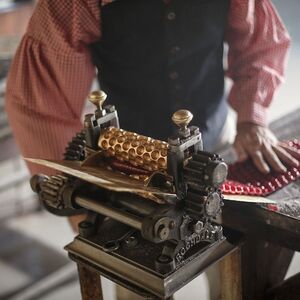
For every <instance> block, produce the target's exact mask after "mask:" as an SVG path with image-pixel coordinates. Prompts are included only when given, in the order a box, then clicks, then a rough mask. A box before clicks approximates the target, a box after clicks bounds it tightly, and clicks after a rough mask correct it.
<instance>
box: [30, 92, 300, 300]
mask: <svg viewBox="0 0 300 300" xmlns="http://www.w3.org/2000/svg"><path fill="white" fill-rule="evenodd" d="M105 99H106V95H105V93H104V92H102V91H100V92H98V91H97V92H93V93H92V94H91V95H90V101H91V102H92V103H93V104H94V105H95V106H96V110H95V113H94V114H87V115H86V116H85V120H84V129H83V131H82V132H80V133H78V134H77V135H76V136H75V137H74V138H73V139H72V141H71V142H70V143H69V145H68V147H67V149H66V152H65V159H64V160H63V161H51V160H41V159H27V160H28V161H31V162H34V163H38V164H40V165H43V166H47V167H50V168H52V169H54V170H56V171H58V172H60V173H59V174H57V175H55V176H50V177H48V176H44V175H35V176H33V177H32V179H31V186H32V189H33V190H34V191H35V192H37V193H38V195H39V199H40V200H41V202H42V203H43V205H44V207H45V208H46V209H47V210H48V211H50V212H51V213H53V214H56V215H60V216H71V215H74V214H78V213H85V214H86V215H87V217H86V220H85V221H83V222H81V223H80V224H79V235H78V236H77V237H75V239H74V241H73V242H71V243H70V244H69V245H67V246H66V247H65V248H66V250H67V251H68V253H69V256H70V258H71V259H73V260H74V261H76V262H77V263H78V264H83V265H86V266H89V267H91V268H92V269H93V270H96V271H97V273H98V274H101V275H103V276H105V277H107V278H109V279H111V280H113V281H115V282H117V283H118V284H120V285H123V286H125V287H126V288H128V289H130V290H133V291H134V292H136V293H138V294H141V295H143V296H144V297H150V298H151V297H152V298H155V299H157V298H158V299H165V298H168V297H170V296H172V295H173V294H174V293H175V292H176V291H177V290H178V289H180V288H181V287H183V286H184V285H186V284H187V283H188V282H189V281H191V280H192V279H193V278H195V277H196V276H198V275H199V274H200V273H202V272H203V271H204V270H205V269H206V268H207V267H208V266H209V265H211V264H213V263H215V262H216V261H218V260H219V259H221V258H222V257H224V256H225V255H226V254H228V253H230V252H231V251H232V250H234V249H236V245H237V243H238V242H239V240H240V237H241V235H239V234H238V235H235V232H231V233H230V235H228V234H226V238H227V239H226V238H225V237H224V235H223V228H222V226H221V225H220V224H225V225H226V226H228V227H229V228H233V229H235V230H239V231H241V232H243V233H245V234H247V235H250V236H251V235H252V236H253V235H255V236H257V237H258V238H260V239H262V240H268V241H271V242H274V241H275V242H276V243H279V244H280V245H282V246H284V247H288V248H290V249H293V250H299V248H300V247H299V243H298V241H299V233H298V229H297V228H299V227H298V225H299V220H296V219H294V218H290V217H289V218H288V217H286V216H285V217H284V218H283V216H282V215H280V214H276V213H274V212H272V211H269V210H266V209H265V208H264V207H262V206H259V205H255V206H253V205H251V206H249V204H244V205H242V206H240V205H238V206H237V205H236V204H235V203H236V202H229V203H228V205H226V206H225V207H224V208H225V209H224V210H223V218H222V219H221V207H222V206H223V198H224V197H223V195H222V191H221V186H222V184H223V183H224V182H225V180H226V177H227V172H228V168H227V165H226V164H225V163H224V161H223V160H222V159H221V158H220V156H219V155H217V154H212V153H208V152H205V151H203V145H202V139H201V133H200V131H199V128H197V127H195V126H189V123H190V121H191V120H192V117H193V116H192V114H191V113H190V112H189V111H186V110H179V111H177V112H175V113H174V115H173V117H172V120H173V122H174V123H175V124H176V125H177V126H178V129H177V131H176V134H175V135H174V136H171V137H170V138H169V139H168V142H163V141H159V140H154V139H152V138H150V137H145V136H142V135H139V134H137V133H133V132H128V131H125V130H122V129H120V128H119V120H118V116H117V111H116V109H115V107H114V106H112V105H106V106H104V107H102V105H103V103H104V101H105ZM241 197H242V196H241V195H239V196H238V198H241ZM229 198H230V195H226V199H229ZM260 201H262V202H263V201H268V200H267V199H266V200H265V199H263V198H261V200H260ZM260 201H258V202H260ZM283 219H284V222H283V221H282V220H283ZM266 220H268V221H266ZM291 228H292V229H291ZM278 232H281V233H282V235H281V236H279V237H278ZM284 236H286V237H288V238H284ZM228 237H230V240H231V241H232V240H234V239H235V241H234V242H235V243H233V244H231V243H229V242H228ZM152 298H151V299H152Z"/></svg>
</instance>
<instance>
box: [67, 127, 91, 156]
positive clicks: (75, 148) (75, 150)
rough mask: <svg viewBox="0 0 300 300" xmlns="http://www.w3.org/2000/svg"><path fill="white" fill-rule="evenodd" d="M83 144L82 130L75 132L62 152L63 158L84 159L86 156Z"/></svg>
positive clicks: (83, 133) (84, 141)
mask: <svg viewBox="0 0 300 300" xmlns="http://www.w3.org/2000/svg"><path fill="white" fill-rule="evenodd" d="M85 145H86V139H85V132H84V130H82V131H81V132H79V133H77V134H76V135H75V136H74V137H73V138H72V140H71V141H70V142H69V144H68V146H67V147H66V150H65V153H64V159H65V160H77V161H82V160H84V159H85V156H86V155H85Z"/></svg>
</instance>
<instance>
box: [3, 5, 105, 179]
mask: <svg viewBox="0 0 300 300" xmlns="http://www.w3.org/2000/svg"><path fill="white" fill-rule="evenodd" d="M99 14H100V12H99V1H98V0H85V1H83V0H72V1H61V0H40V1H39V3H38V5H37V7H36V9H35V11H34V14H33V16H32V18H31V20H30V23H29V26H28V29H27V32H26V34H25V36H24V37H23V39H22V42H21V44H20V46H19V49H18V51H17V53H16V55H15V58H14V60H13V63H12V66H11V69H10V73H9V78H8V83H7V91H6V111H7V113H8V116H9V121H10V125H11V127H12V129H13V132H14V136H15V138H16V141H17V143H18V145H19V147H20V150H21V154H22V155H23V156H24V157H33V158H51V159H59V158H62V156H63V153H64V149H65V147H66V145H67V143H68V141H70V139H71V138H72V136H73V135H74V134H75V133H76V132H77V131H79V130H81V128H82V124H81V122H80V118H81V113H82V108H83V105H84V101H85V99H86V96H87V94H88V92H89V90H90V87H91V83H92V80H93V78H94V76H95V68H94V66H93V64H92V62H91V57H90V53H89V49H88V45H89V44H90V43H92V42H93V41H96V40H98V39H99V38H100V26H99V24H100V19H99V18H100V17H99ZM29 167H30V171H31V172H32V173H37V172H41V171H43V173H45V172H46V173H49V170H45V169H41V168H40V167H38V166H35V165H29Z"/></svg>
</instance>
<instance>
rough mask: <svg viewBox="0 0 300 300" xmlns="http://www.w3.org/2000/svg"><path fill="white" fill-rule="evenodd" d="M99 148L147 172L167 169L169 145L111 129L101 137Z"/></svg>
mask: <svg viewBox="0 0 300 300" xmlns="http://www.w3.org/2000/svg"><path fill="white" fill-rule="evenodd" d="M98 145H99V147H100V148H101V149H103V150H106V151H107V152H108V154H109V155H111V156H114V157H116V158H117V159H118V160H121V161H126V162H129V163H131V164H132V165H133V166H137V167H141V168H143V169H145V170H147V171H156V170H164V169H166V168H167V151H168V143H166V142H163V141H159V140H155V139H152V138H150V137H146V136H143V135H138V134H136V133H134V132H129V131H125V130H122V129H117V128H114V127H110V128H108V129H106V130H105V131H104V132H103V134H102V135H101V136H100V139H99V143H98Z"/></svg>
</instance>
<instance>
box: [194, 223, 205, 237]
mask: <svg viewBox="0 0 300 300" xmlns="http://www.w3.org/2000/svg"><path fill="white" fill-rule="evenodd" d="M193 229H194V232H195V233H197V234H199V233H200V232H201V230H202V229H203V222H201V221H197V222H196V223H195V224H194V225H193Z"/></svg>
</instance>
